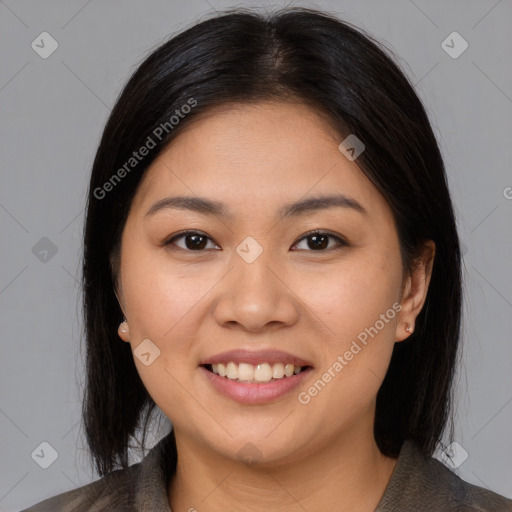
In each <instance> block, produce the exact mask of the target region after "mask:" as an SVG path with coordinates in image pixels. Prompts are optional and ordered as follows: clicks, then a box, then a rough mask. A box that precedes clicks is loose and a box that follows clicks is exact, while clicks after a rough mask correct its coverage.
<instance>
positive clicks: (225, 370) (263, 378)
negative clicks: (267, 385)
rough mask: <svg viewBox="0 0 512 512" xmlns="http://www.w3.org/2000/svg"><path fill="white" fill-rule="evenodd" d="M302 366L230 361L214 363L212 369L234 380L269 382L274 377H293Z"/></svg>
mask: <svg viewBox="0 0 512 512" xmlns="http://www.w3.org/2000/svg"><path fill="white" fill-rule="evenodd" d="M301 369H302V367H301V366H295V365H293V364H284V363H276V364H274V365H270V364H269V363H261V364H258V365H256V366H254V365H252V364H248V363H240V364H237V363H234V362H233V361H230V362H229V363H227V364H223V363H218V364H212V371H213V373H216V374H218V375H220V376H221V377H227V378H228V379H232V380H237V379H238V380H240V381H250V380H256V381H258V382H269V381H270V380H272V378H274V379H282V378H283V377H285V376H286V377H291V376H292V375H293V374H294V373H295V374H297V373H300V371H301Z"/></svg>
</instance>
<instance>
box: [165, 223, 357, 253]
mask: <svg viewBox="0 0 512 512" xmlns="http://www.w3.org/2000/svg"><path fill="white" fill-rule="evenodd" d="M189 234H190V235H201V236H204V237H206V238H207V239H208V240H210V241H211V242H213V243H214V244H215V245H216V246H218V247H219V246H220V244H218V243H217V242H216V241H215V240H214V239H213V238H212V237H211V236H209V235H208V234H206V233H205V232H204V231H199V230H191V229H188V230H185V231H181V232H178V233H175V234H173V235H172V236H171V237H170V238H168V239H166V240H165V241H164V242H163V244H162V245H163V246H167V245H170V244H172V243H173V242H174V241H175V240H177V239H179V238H181V237H184V236H186V235H189ZM313 235H326V236H328V237H330V238H334V239H335V240H336V241H337V242H338V247H331V248H329V249H323V250H319V251H314V250H307V251H306V252H318V253H322V252H329V251H331V250H334V249H339V248H340V247H347V246H349V245H350V244H349V243H348V241H347V240H346V239H345V238H344V237H343V236H341V235H338V234H334V233H332V232H330V231H326V230H323V229H313V230H311V231H308V232H307V233H304V234H303V235H302V236H301V237H300V238H298V239H297V240H296V241H295V242H294V243H293V245H292V248H293V247H295V246H296V245H297V244H298V243H300V242H302V241H303V240H304V239H306V238H308V237H310V236H313ZM178 249H182V250H183V251H186V252H205V249H203V250H200V251H192V250H189V249H183V248H182V247H178Z"/></svg>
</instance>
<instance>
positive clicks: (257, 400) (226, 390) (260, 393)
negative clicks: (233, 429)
mask: <svg viewBox="0 0 512 512" xmlns="http://www.w3.org/2000/svg"><path fill="white" fill-rule="evenodd" d="M230 361H233V362H234V363H237V364H240V363H248V364H252V365H258V364H261V363H269V364H270V365H273V364H276V363H284V364H293V365H295V366H302V367H303V368H304V367H306V368H304V369H303V370H302V371H301V372H300V373H299V374H295V375H292V376H291V377H283V378H281V379H276V380H271V381H269V382H239V381H238V380H232V379H228V378H226V377H221V376H220V375H217V374H215V373H213V372H211V371H210V369H209V368H211V366H210V365H212V364H218V363H228V362H230ZM199 370H201V372H202V373H203V375H204V376H205V377H206V378H207V379H208V382H209V383H210V384H211V385H212V386H213V388H214V389H215V390H216V391H217V392H219V393H221V394H222V395H224V396H226V397H228V398H230V399H232V400H235V401H236V402H240V403H243V404H254V405H256V404H266V403H268V402H272V401H274V400H277V399H278V398H280V397H282V396H284V395H286V394H287V393H290V392H291V391H293V390H294V389H295V388H297V387H298V386H299V385H300V384H301V383H302V382H303V381H304V379H306V378H308V376H309V374H310V373H311V371H312V370H313V367H312V364H311V363H310V362H308V361H306V360H304V359H301V358H299V357H296V356H294V355H292V354H289V353H287V352H282V351H280V350H260V351H257V352H254V351H250V350H242V349H239V350H230V351H228V352H222V353H220V354H217V355H215V356H213V357H210V358H208V359H205V360H204V361H202V362H201V364H200V366H199Z"/></svg>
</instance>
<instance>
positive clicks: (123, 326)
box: [117, 320, 130, 342]
mask: <svg viewBox="0 0 512 512" xmlns="http://www.w3.org/2000/svg"><path fill="white" fill-rule="evenodd" d="M117 333H118V334H119V337H120V338H121V339H122V340H123V341H127V342H129V341H130V328H129V327H128V322H127V321H126V320H123V321H122V322H121V323H120V324H119V327H118V329H117Z"/></svg>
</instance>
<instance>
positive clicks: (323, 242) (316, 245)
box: [294, 231, 348, 252]
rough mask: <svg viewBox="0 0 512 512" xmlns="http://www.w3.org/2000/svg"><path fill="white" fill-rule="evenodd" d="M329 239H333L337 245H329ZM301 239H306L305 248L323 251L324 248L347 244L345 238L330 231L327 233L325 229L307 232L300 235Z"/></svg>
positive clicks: (328, 248)
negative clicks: (302, 235) (304, 234)
mask: <svg viewBox="0 0 512 512" xmlns="http://www.w3.org/2000/svg"><path fill="white" fill-rule="evenodd" d="M330 239H332V240H335V241H336V242H337V243H338V246H337V247H336V246H335V247H330V246H329V241H330ZM303 240H306V241H307V248H306V250H308V249H309V250H311V251H316V252H325V250H330V249H336V248H339V247H340V246H341V247H343V246H346V245H348V244H347V243H346V241H345V240H343V239H342V238H341V237H339V236H336V235H333V234H331V233H328V232H326V231H314V232H312V233H309V234H307V235H306V236H304V237H302V238H301V239H300V242H302V241H303ZM297 245H298V244H295V245H294V247H296V246H297ZM301 250H304V249H301Z"/></svg>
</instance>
